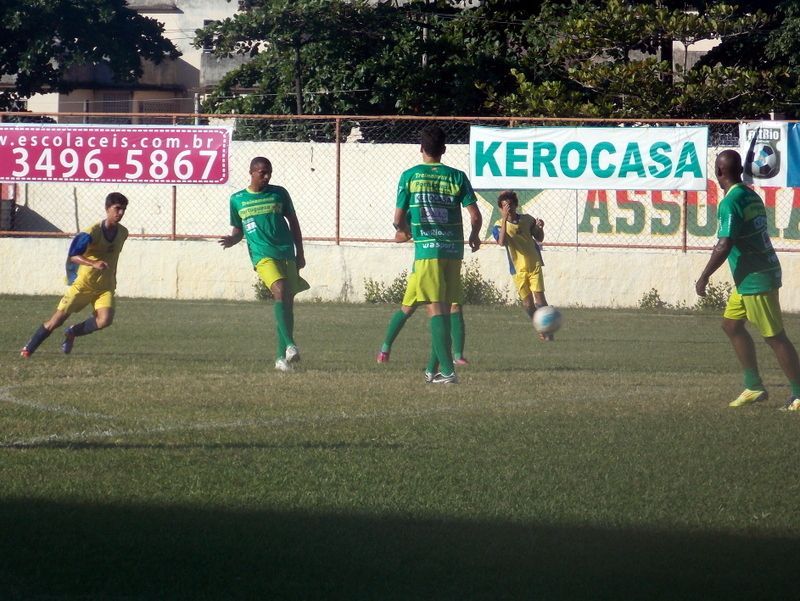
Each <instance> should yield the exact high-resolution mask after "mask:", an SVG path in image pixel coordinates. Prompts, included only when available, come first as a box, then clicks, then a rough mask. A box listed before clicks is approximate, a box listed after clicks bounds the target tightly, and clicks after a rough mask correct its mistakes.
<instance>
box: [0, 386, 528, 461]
mask: <svg viewBox="0 0 800 601" xmlns="http://www.w3.org/2000/svg"><path fill="white" fill-rule="evenodd" d="M8 390H10V388H0V401H8V402H11V403H14V404H18V405H22V406H24V407H28V406H29V405H28V403H27V402H25V401H20V400H19V399H14V398H13V397H11V396H10V395H9V394H8ZM31 405H32V406H33V408H40V407H41V409H42V410H48V411H52V410H54V409H55V408H53V407H48V406H46V405H42V406H39V404H37V403H32V404H31ZM520 405H528V403H521V402H520V401H511V402H508V403H503V406H508V407H519V406H520ZM493 407H498V405H497V404H495V405H493ZM478 408H483V409H485V408H486V407H484V406H481V407H478V406H477V405H464V404H458V405H439V406H436V407H430V408H428V409H423V410H410V411H409V410H399V411H374V412H370V413H353V414H348V413H344V412H343V413H338V414H335V415H327V416H322V415H317V416H311V417H289V416H283V417H275V418H270V419H246V420H232V421H210V422H199V423H191V422H173V423H170V424H160V425H154V426H151V427H143V428H127V429H118V430H114V429H96V430H81V431H79V432H67V433H63V434H47V435H44V436H36V437H33V438H27V439H17V440H12V441H0V448H31V447H37V446H42V445H47V444H56V443H57V444H62V445H69V444H71V443H72V444H75V445H81V444H90V443H92V442H99V441H102V440H106V439H109V438H121V439H124V438H128V437H136V436H151V435H154V434H164V433H167V432H202V431H205V430H238V429H245V428H248V429H250V428H264V427H271V428H274V427H280V426H289V425H304V424H311V423H314V424H320V423H332V422H338V421H350V420H367V419H386V418H397V417H400V418H420V417H425V416H429V415H436V414H448V413H451V414H454V413H459V412H463V411H464V410H468V411H473V410H475V409H478ZM59 413H63V414H66V415H77V416H85V417H102V418H106V419H116V418H112V417H111V416H106V415H103V414H93V413H88V412H85V413H82V412H79V411H77V410H68V409H64V410H63V412H62V411H59ZM124 444H126V443H122V442H121V443H120V445H121V446H122V445H124ZM176 444H177V443H176Z"/></svg>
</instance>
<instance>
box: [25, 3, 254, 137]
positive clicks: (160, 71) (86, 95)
mask: <svg viewBox="0 0 800 601" xmlns="http://www.w3.org/2000/svg"><path fill="white" fill-rule="evenodd" d="M128 6H129V7H130V8H132V9H133V10H135V11H137V12H138V13H140V14H141V15H143V16H145V17H150V18H153V19H156V20H157V21H160V22H161V23H162V24H163V25H164V37H166V38H168V39H170V40H171V41H172V42H173V44H175V46H176V48H177V49H178V50H179V51H180V52H181V56H180V57H178V58H177V59H174V60H170V59H167V60H164V61H163V62H162V63H161V64H158V65H156V64H154V63H152V62H149V61H145V62H144V65H143V68H144V73H143V74H142V77H141V78H139V80H138V81H136V82H135V83H120V82H116V81H115V80H114V78H113V76H112V73H111V71H110V69H109V68H108V67H106V66H105V65H96V66H92V65H88V66H84V67H76V68H73V69H71V70H70V71H69V72H68V73H67V79H68V80H69V81H71V82H73V83H74V84H75V85H76V87H75V89H74V90H73V91H72V92H70V93H68V94H59V93H51V94H37V95H35V96H32V97H31V98H30V99H29V100H28V102H27V107H26V108H27V110H29V111H33V112H47V113H194V112H197V108H198V102H199V97H200V96H201V95H202V94H203V93H204V92H206V91H208V90H209V89H210V88H212V87H213V86H214V85H215V84H216V83H217V82H219V80H220V78H221V77H222V76H223V75H224V74H225V73H227V72H228V71H229V70H230V69H232V68H234V67H237V66H239V65H241V64H242V63H243V62H244V61H245V60H247V59H246V57H239V56H237V57H233V58H230V59H227V58H217V57H215V56H214V55H213V54H211V52H210V51H209V50H207V49H206V50H203V49H197V48H194V47H193V46H192V41H193V40H194V37H195V31H196V30H197V29H201V28H202V27H204V26H205V25H207V24H209V23H210V22H212V21H216V20H222V19H225V18H228V17H231V16H233V15H234V14H235V13H236V11H237V7H238V4H237V2H235V1H233V2H229V1H227V0H129V2H128ZM58 121H59V122H61V123H76V122H77V123H84V122H91V121H92V120H91V118H88V117H81V116H71V117H70V116H61V117H59V119H58ZM116 121H117V122H118V123H132V122H136V123H159V122H163V121H164V120H163V119H159V118H156V117H153V118H151V119H147V118H140V119H132V118H130V117H127V116H120V117H119V118H118V119H117V120H116ZM110 122H112V120H110V119H109V118H107V117H106V118H104V119H103V123H110Z"/></svg>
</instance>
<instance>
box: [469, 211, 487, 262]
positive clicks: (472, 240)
mask: <svg viewBox="0 0 800 601" xmlns="http://www.w3.org/2000/svg"><path fill="white" fill-rule="evenodd" d="M467 211H468V212H469V220H470V225H471V226H472V227H471V230H470V232H469V247H470V248H471V249H472V252H477V251H478V249H479V248H480V247H481V226H482V225H483V216H482V215H481V212H480V211H479V210H478V205H477V204H476V203H473V204H471V205H468V206H467Z"/></svg>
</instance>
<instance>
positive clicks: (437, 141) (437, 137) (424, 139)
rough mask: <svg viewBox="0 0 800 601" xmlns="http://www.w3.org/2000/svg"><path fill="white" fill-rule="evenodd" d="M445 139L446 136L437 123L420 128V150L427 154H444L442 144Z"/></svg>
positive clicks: (436, 155)
mask: <svg viewBox="0 0 800 601" xmlns="http://www.w3.org/2000/svg"><path fill="white" fill-rule="evenodd" d="M446 141H447V136H446V135H445V133H444V130H443V129H442V128H441V127H439V126H438V125H431V126H429V127H426V128H425V129H423V130H422V135H421V136H420V142H421V144H422V150H424V151H425V154H427V155H428V156H434V157H438V156H442V155H443V154H444V145H445V142H446Z"/></svg>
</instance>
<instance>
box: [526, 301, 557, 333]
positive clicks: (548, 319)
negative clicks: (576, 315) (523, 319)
mask: <svg viewBox="0 0 800 601" xmlns="http://www.w3.org/2000/svg"><path fill="white" fill-rule="evenodd" d="M533 327H534V329H535V330H536V331H537V332H539V333H540V334H552V333H553V332H555V331H556V330H558V328H560V327H561V312H560V311H559V310H558V309H556V308H555V307H553V306H552V305H545V306H544V307H539V308H538V309H536V311H535V312H534V314H533Z"/></svg>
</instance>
